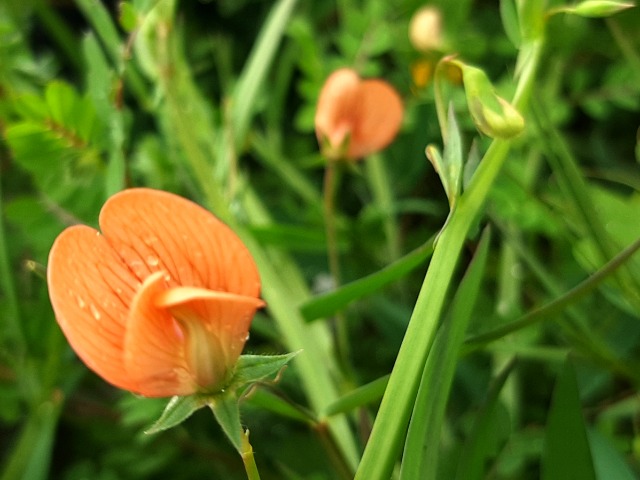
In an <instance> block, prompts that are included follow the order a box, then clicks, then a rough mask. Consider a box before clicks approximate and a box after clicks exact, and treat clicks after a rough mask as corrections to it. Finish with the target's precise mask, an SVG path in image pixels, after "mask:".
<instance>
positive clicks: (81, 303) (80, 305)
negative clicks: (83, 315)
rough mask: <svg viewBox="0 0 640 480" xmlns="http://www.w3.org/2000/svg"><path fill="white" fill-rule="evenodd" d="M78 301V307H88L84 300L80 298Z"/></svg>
mask: <svg viewBox="0 0 640 480" xmlns="http://www.w3.org/2000/svg"><path fill="white" fill-rule="evenodd" d="M77 300H78V306H79V307H80V308H84V307H86V306H87V304H86V303H84V300H83V299H82V298H80V297H78V298H77Z"/></svg>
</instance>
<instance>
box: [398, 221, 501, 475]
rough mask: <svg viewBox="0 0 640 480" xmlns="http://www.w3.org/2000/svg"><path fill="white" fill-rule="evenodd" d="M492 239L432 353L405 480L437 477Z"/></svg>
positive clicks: (470, 271) (409, 441) (413, 418)
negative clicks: (447, 417) (458, 372)
mask: <svg viewBox="0 0 640 480" xmlns="http://www.w3.org/2000/svg"><path fill="white" fill-rule="evenodd" d="M489 239H490V233H489V230H485V232H484V234H483V236H482V239H481V241H480V244H479V245H478V249H477V250H476V254H475V255H474V257H473V260H472V262H471V265H470V266H469V269H468V270H467V273H466V275H465V276H464V279H463V280H462V282H461V284H460V287H459V288H458V291H457V292H456V295H455V298H454V300H453V305H452V307H451V317H450V318H449V319H448V321H446V323H444V324H443V325H442V327H441V328H440V331H439V332H438V336H437V338H436V341H435V343H434V345H433V348H432V349H431V352H430V353H429V357H428V359H427V363H426V365H425V368H424V371H423V374H422V380H421V381H420V388H419V389H418V395H417V397H416V401H415V407H414V410H413V414H412V416H411V423H410V424H409V431H408V433H407V439H406V443H405V449H404V456H403V459H402V470H401V472H400V479H401V480H412V479H415V478H421V479H424V480H429V479H435V478H437V475H438V470H437V467H438V456H439V451H440V449H439V446H440V436H441V430H442V423H443V421H444V413H445V408H446V406H447V400H448V398H449V391H450V390H451V384H452V382H453V376H454V374H455V369H456V364H457V359H458V354H459V352H460V347H461V346H462V342H463V340H464V335H465V332H466V330H467V325H468V324H469V319H470V318H471V314H472V312H473V308H474V305H475V302H476V300H477V298H478V293H479V291H480V285H481V282H482V278H483V276H484V271H485V266H486V264H487V254H488V251H489Z"/></svg>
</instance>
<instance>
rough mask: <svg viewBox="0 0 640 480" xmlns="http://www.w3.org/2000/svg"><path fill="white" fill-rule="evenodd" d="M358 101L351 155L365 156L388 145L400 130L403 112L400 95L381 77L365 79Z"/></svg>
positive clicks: (350, 148) (348, 154)
mask: <svg viewBox="0 0 640 480" xmlns="http://www.w3.org/2000/svg"><path fill="white" fill-rule="evenodd" d="M358 101H359V105H358V107H357V121H356V122H355V123H354V129H353V131H352V136H351V142H350V144H349V150H348V152H347V156H348V157H349V158H360V157H364V156H366V155H369V154H371V153H373V152H376V151H378V150H382V149H383V148H385V147H386V146H388V145H389V144H390V143H391V142H392V141H393V139H394V138H395V136H396V135H397V133H398V130H399V129H400V125H401V123H402V116H403V113H404V108H403V106H402V100H401V99H400V96H399V95H398V93H397V92H396V91H395V90H394V89H393V87H391V85H389V84H388V83H386V82H384V81H382V80H375V79H374V80H365V81H363V82H362V83H361V84H360V88H359V97H358Z"/></svg>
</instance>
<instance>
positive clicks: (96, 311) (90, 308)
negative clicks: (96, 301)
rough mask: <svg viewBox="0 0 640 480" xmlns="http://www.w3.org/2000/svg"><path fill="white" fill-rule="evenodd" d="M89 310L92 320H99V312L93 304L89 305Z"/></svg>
mask: <svg viewBox="0 0 640 480" xmlns="http://www.w3.org/2000/svg"><path fill="white" fill-rule="evenodd" d="M89 310H91V315H93V318H95V319H96V320H100V318H101V315H100V311H99V310H98V309H97V308H96V306H95V305H93V304H91V305H89Z"/></svg>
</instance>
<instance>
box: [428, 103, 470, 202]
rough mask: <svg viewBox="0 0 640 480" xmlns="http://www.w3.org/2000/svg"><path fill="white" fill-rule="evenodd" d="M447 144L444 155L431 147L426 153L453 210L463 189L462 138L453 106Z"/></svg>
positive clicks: (449, 113)
mask: <svg viewBox="0 0 640 480" xmlns="http://www.w3.org/2000/svg"><path fill="white" fill-rule="evenodd" d="M445 138H446V139H447V142H446V143H445V146H444V152H443V155H440V152H438V150H437V148H436V147H435V146H433V145H429V146H428V147H427V149H426V151H425V153H426V154H427V158H428V159H429V161H430V162H431V164H432V165H433V168H434V169H435V170H436V172H437V173H438V175H439V176H440V181H441V182H442V186H443V187H444V191H445V193H446V194H447V198H448V199H449V208H450V209H453V208H454V206H455V203H456V200H457V199H458V197H459V196H460V192H461V189H462V173H463V168H462V138H461V137H460V129H459V127H458V122H457V121H456V116H455V111H454V109H453V104H449V111H448V121H447V135H446V137H445Z"/></svg>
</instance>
